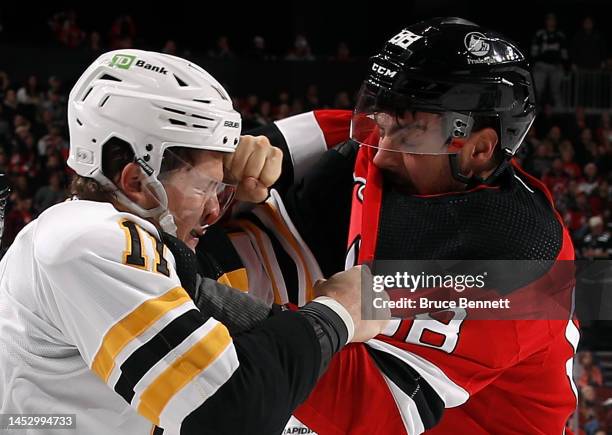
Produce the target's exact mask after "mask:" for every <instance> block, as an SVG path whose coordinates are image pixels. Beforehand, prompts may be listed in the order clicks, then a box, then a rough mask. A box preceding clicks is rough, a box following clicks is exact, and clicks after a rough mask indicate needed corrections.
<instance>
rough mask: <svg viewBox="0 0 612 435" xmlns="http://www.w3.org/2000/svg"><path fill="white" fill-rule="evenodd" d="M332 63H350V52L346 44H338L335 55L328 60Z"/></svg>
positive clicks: (351, 59)
mask: <svg viewBox="0 0 612 435" xmlns="http://www.w3.org/2000/svg"><path fill="white" fill-rule="evenodd" d="M330 60H331V61H333V62H352V61H353V58H352V57H351V50H350V49H349V46H348V44H347V43H346V42H339V43H338V46H337V47H336V54H335V55H334V56H332V57H331V58H330Z"/></svg>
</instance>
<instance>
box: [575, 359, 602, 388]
mask: <svg viewBox="0 0 612 435" xmlns="http://www.w3.org/2000/svg"><path fill="white" fill-rule="evenodd" d="M578 363H579V364H580V365H581V366H582V374H581V375H580V377H579V378H578V381H577V382H576V385H578V387H580V388H582V387H584V386H585V385H596V386H599V387H600V386H602V385H603V376H602V374H601V369H600V368H599V367H597V365H596V364H595V363H594V361H593V353H592V352H589V351H584V352H580V353H579V354H578Z"/></svg>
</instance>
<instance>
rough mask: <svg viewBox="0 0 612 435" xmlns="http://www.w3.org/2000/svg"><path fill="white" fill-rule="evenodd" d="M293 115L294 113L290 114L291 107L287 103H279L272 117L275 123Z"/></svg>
mask: <svg viewBox="0 0 612 435" xmlns="http://www.w3.org/2000/svg"><path fill="white" fill-rule="evenodd" d="M291 115H295V113H291V107H289V104H287V103H281V104H279V105H278V108H277V110H276V116H275V117H274V120H275V121H278V120H281V119H284V118H287V117H288V116H291Z"/></svg>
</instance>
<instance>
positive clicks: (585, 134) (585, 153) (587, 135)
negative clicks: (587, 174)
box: [576, 128, 597, 165]
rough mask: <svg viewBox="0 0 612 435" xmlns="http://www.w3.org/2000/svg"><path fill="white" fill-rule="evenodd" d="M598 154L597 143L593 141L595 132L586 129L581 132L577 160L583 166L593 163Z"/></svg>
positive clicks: (577, 147)
mask: <svg viewBox="0 0 612 435" xmlns="http://www.w3.org/2000/svg"><path fill="white" fill-rule="evenodd" d="M596 154H597V143H595V141H594V140H593V131H592V130H591V129H590V128H584V129H582V131H581V132H580V137H579V139H578V143H577V145H576V160H577V161H578V163H580V164H581V165H584V164H586V163H588V162H592V161H593V159H595V155H596Z"/></svg>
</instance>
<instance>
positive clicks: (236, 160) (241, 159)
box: [223, 135, 283, 202]
mask: <svg viewBox="0 0 612 435" xmlns="http://www.w3.org/2000/svg"><path fill="white" fill-rule="evenodd" d="M282 163H283V152H282V151H281V150H280V149H278V148H276V147H273V146H272V145H271V144H270V141H269V140H268V138H267V137H265V136H249V135H244V136H240V142H239V143H238V146H237V147H236V151H234V152H233V153H231V154H227V155H226V156H225V159H224V162H223V164H224V166H225V168H226V170H228V171H229V173H230V174H231V175H232V176H233V177H234V179H236V180H238V189H237V191H236V198H237V199H239V200H240V201H247V202H261V201H264V200H265V199H266V198H267V197H268V188H269V187H270V186H272V184H274V183H275V182H276V180H278V177H280V174H281V167H282Z"/></svg>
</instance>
